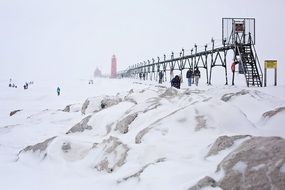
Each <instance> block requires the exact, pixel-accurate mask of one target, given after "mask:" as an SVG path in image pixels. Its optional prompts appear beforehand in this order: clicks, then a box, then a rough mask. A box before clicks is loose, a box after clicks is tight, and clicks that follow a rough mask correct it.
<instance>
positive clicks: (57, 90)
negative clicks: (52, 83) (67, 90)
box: [56, 87, 60, 96]
mask: <svg viewBox="0 0 285 190" xmlns="http://www.w3.org/2000/svg"><path fill="white" fill-rule="evenodd" d="M56 92H57V95H58V96H59V95H60V88H59V87H57V89H56Z"/></svg>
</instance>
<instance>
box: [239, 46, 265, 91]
mask: <svg viewBox="0 0 285 190" xmlns="http://www.w3.org/2000/svg"><path fill="white" fill-rule="evenodd" d="M235 51H236V53H235V56H236V58H235V59H236V60H238V62H239V64H241V68H242V72H241V73H243V74H244V76H245V80H246V84H247V86H248V87H249V86H258V87H262V80H263V79H262V78H263V74H262V70H261V67H260V64H259V61H258V57H257V54H256V51H255V48H254V45H253V44H251V43H248V44H243V43H241V44H236V47H235ZM237 56H239V58H238V57H237Z"/></svg>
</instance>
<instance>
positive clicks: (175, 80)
mask: <svg viewBox="0 0 285 190" xmlns="http://www.w3.org/2000/svg"><path fill="white" fill-rule="evenodd" d="M173 71H174V69H173V68H171V69H170V83H171V86H172V87H175V88H178V89H180V86H181V83H182V80H183V78H182V75H175V76H174V73H173ZM200 77H201V73H200V70H199V68H198V67H195V69H194V71H193V69H192V68H189V70H188V71H187V73H186V78H187V81H188V86H191V85H192V84H194V83H195V85H196V86H198V84H199V79H200ZM139 78H140V80H145V78H146V74H145V73H143V72H140V73H139ZM163 79H164V72H163V71H159V73H158V83H159V84H161V83H162V82H164V80H163Z"/></svg>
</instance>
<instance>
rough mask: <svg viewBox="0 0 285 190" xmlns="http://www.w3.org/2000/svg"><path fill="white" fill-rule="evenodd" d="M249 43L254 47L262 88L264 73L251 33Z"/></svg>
mask: <svg viewBox="0 0 285 190" xmlns="http://www.w3.org/2000/svg"><path fill="white" fill-rule="evenodd" d="M248 38H249V42H250V43H251V46H252V47H253V48H252V49H253V51H254V59H255V63H257V64H258V69H257V70H258V73H259V77H260V82H261V86H262V84H263V72H262V68H261V65H260V62H259V59H258V56H257V52H256V49H255V46H254V43H253V40H252V39H251V34H250V33H249V37H248Z"/></svg>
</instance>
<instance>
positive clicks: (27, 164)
mask: <svg viewBox="0 0 285 190" xmlns="http://www.w3.org/2000/svg"><path fill="white" fill-rule="evenodd" d="M184 85H185V84H184ZM56 87H57V86H56V85H53V84H52V83H48V82H43V81H35V84H34V85H32V86H31V87H30V88H29V89H28V90H26V91H24V90H23V89H22V88H18V89H12V88H8V87H7V81H1V83H0V92H1V93H0V104H1V106H0V188H1V189H3V190H18V189H21V190H23V189H27V190H39V189H41V190H45V189H46V190H55V189H58V190H64V189H65V190H73V189H74V190H75V189H76V190H89V189H90V190H91V189H164V190H166V189H171V190H179V189H181V190H183V189H189V188H191V187H192V189H201V188H202V189H230V188H231V187H233V188H234V189H270V188H273V189H285V156H284V154H285V150H284V148H285V146H284V144H285V143H284V139H283V138H285V126H284V123H285V96H284V94H285V87H284V86H279V87H267V88H247V87H236V86H199V87H194V86H192V87H191V88H188V87H186V86H184V87H183V88H182V89H180V90H176V89H172V88H169V84H164V86H163V85H162V86H159V85H157V84H156V83H151V82H145V81H144V82H141V81H137V80H127V79H121V80H119V79H118V80H116V79H114V80H111V79H96V80H95V81H94V84H93V85H88V84H87V81H79V80H78V81H74V82H72V83H71V82H66V83H62V84H61V88H62V95H61V96H59V97H58V96H56ZM14 110H20V111H18V112H16V113H15V114H14V115H12V116H10V115H9V114H10V112H12V111H14ZM276 136H278V137H282V138H276ZM256 137H259V138H256ZM260 137H266V138H260ZM282 147H283V148H282ZM206 176H209V177H208V178H205V177H206ZM203 178H204V180H202V181H200V183H198V181H199V180H201V179H203ZM227 183H230V184H227ZM283 185H284V186H283Z"/></svg>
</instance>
